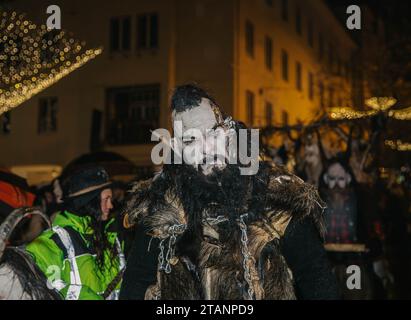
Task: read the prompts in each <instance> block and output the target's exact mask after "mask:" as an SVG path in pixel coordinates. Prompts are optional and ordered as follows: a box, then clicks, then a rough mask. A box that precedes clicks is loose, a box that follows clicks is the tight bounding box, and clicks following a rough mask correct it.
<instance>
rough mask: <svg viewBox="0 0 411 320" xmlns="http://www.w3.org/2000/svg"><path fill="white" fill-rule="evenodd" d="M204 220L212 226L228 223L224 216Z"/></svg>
mask: <svg viewBox="0 0 411 320" xmlns="http://www.w3.org/2000/svg"><path fill="white" fill-rule="evenodd" d="M204 220H205V221H207V223H208V224H210V225H212V226H213V225H216V224H219V223H221V222H225V221H228V218H226V217H225V216H218V217H217V218H206V219H204ZM204 220H203V221H204Z"/></svg>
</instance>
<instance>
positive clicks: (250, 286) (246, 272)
mask: <svg viewBox="0 0 411 320" xmlns="http://www.w3.org/2000/svg"><path fill="white" fill-rule="evenodd" d="M247 216H248V214H247V213H246V214H243V215H241V216H240V219H239V225H240V229H241V244H242V246H241V253H242V255H243V269H244V279H245V281H246V282H247V284H248V290H247V293H248V297H249V299H250V300H254V289H253V283H252V279H251V274H250V268H249V266H248V263H249V260H250V259H251V255H250V251H249V250H248V236H247V225H246V224H245V222H244V217H247Z"/></svg>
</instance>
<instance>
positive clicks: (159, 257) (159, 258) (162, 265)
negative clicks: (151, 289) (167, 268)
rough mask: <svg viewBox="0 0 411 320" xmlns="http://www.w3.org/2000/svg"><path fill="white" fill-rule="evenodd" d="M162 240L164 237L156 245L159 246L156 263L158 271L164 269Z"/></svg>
mask: <svg viewBox="0 0 411 320" xmlns="http://www.w3.org/2000/svg"><path fill="white" fill-rule="evenodd" d="M164 240H165V239H162V240H161V241H160V244H159V245H158V247H159V248H160V254H159V255H158V265H159V270H160V271H163V270H164Z"/></svg>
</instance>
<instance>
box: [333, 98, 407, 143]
mask: <svg viewBox="0 0 411 320" xmlns="http://www.w3.org/2000/svg"><path fill="white" fill-rule="evenodd" d="M396 103H397V100H396V99H395V98H392V97H373V98H370V99H368V100H366V101H365V104H366V105H367V106H368V107H369V108H370V110H365V111H358V110H354V109H352V108H331V109H330V110H329V116H330V118H331V119H333V120H354V119H363V118H367V117H372V116H375V115H377V114H378V113H381V112H385V111H388V112H387V115H388V117H390V118H393V119H396V120H403V121H406V120H411V107H408V108H403V109H393V110H391V108H392V107H393V106H394V105H395V104H396ZM384 144H385V145H386V146H387V147H389V148H391V149H393V150H396V151H411V143H407V142H403V141H401V140H386V141H385V142H384Z"/></svg>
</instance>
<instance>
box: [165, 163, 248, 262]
mask: <svg viewBox="0 0 411 320" xmlns="http://www.w3.org/2000/svg"><path fill="white" fill-rule="evenodd" d="M239 169H240V168H239V166H238V165H227V167H225V168H224V169H223V170H221V169H215V170H214V172H213V173H211V174H209V175H207V176H205V175H204V174H203V173H202V172H200V171H197V170H196V169H195V168H194V167H192V166H189V165H170V166H165V168H164V172H165V173H166V174H167V175H168V176H169V178H171V180H172V181H173V188H175V191H176V193H177V195H178V196H179V198H180V200H181V202H182V204H183V207H184V210H185V213H186V217H187V231H186V232H185V233H184V234H183V236H182V238H181V239H180V240H179V241H178V243H177V253H178V254H180V255H184V256H187V257H189V258H190V259H191V261H193V262H194V263H196V261H197V259H198V256H197V255H198V253H199V251H200V243H201V241H202V240H203V239H204V236H203V219H204V218H207V217H209V218H216V217H217V216H224V217H225V218H227V219H228V221H227V222H226V223H223V224H221V228H225V230H224V232H222V234H224V237H226V238H227V239H231V240H233V239H235V238H238V236H239V235H238V234H237V231H238V230H237V229H238V228H237V227H236V226H237V219H238V218H239V217H240V215H241V214H243V213H245V212H247V209H248V201H249V192H250V181H251V177H250V176H245V175H241V174H240V170H239ZM219 227H220V226H219ZM221 240H222V241H224V239H221Z"/></svg>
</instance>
